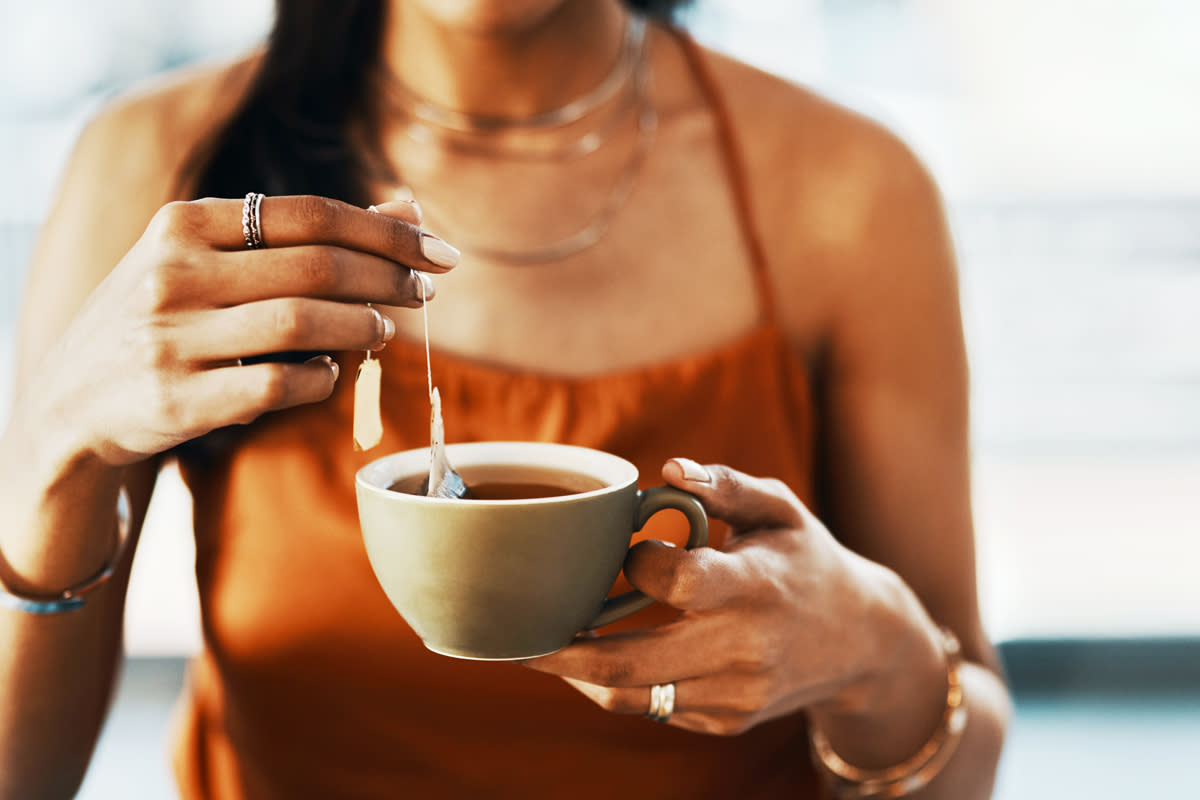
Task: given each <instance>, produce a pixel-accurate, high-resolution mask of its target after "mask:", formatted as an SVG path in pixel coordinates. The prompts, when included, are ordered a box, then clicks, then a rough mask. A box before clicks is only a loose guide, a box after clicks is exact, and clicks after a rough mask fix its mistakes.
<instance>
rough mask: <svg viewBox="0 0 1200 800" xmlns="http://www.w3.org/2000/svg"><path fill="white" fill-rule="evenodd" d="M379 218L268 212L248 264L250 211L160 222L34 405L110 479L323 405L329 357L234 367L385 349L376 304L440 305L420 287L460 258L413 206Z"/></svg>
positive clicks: (329, 386) (68, 344)
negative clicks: (151, 460)
mask: <svg viewBox="0 0 1200 800" xmlns="http://www.w3.org/2000/svg"><path fill="white" fill-rule="evenodd" d="M378 210H379V211H380V212H381V213H378V214H376V213H371V212H370V211H367V210H364V209H360V208H356V207H354V206H350V205H347V204H345V203H342V202H338V201H335V200H329V199H325V198H320V197H312V196H294V197H268V198H265V199H264V200H263V202H262V206H261V214H260V218H261V223H262V232H263V239H264V240H265V242H266V248H265V249H256V250H250V249H247V247H246V244H245V240H244V238H243V233H242V201H241V200H223V199H204V200H196V201H191V202H175V203H170V204H168V205H165V206H163V207H162V208H161V209H160V210H159V211H158V213H156V214H155V216H154V218H153V219H152V220H151V222H150V224H149V226H148V227H147V228H146V230H145V232H144V233H143V234H142V236H141V238H140V239H139V240H138V241H137V243H136V244H135V245H134V246H133V247H132V249H130V251H129V252H128V253H127V254H126V255H125V257H124V258H123V259H122V260H121V262H120V263H119V264H118V265H117V266H116V268H115V269H113V271H112V272H111V273H110V274H109V275H108V277H107V278H106V279H105V280H104V281H103V282H102V283H101V284H100V285H99V286H97V288H96V289H95V291H93V292H92V294H91V295H90V296H89V298H88V300H87V302H86V303H85V304H84V305H83V307H82V308H81V309H80V311H79V313H78V314H77V315H76V316H75V318H74V319H73V320H72V322H71V324H70V326H69V327H68V328H67V330H66V331H65V332H64V334H63V336H62V338H61V339H60V340H59V342H58V343H57V345H56V346H55V347H53V348H52V349H51V350H50V351H49V352H48V353H47V355H46V357H45V358H44V359H43V361H42V363H41V365H40V369H39V370H38V371H37V373H36V374H35V375H33V376H31V377H32V381H31V382H30V383H29V384H27V385H26V386H24V387H23V390H24V391H27V392H29V394H28V395H26V396H27V397H31V398H37V402H38V405H39V406H40V407H41V408H43V409H45V410H46V412H48V413H49V414H50V418H49V421H48V422H47V423H46V424H49V425H53V426H54V427H55V432H56V433H57V434H58V435H60V436H67V437H69V440H70V441H71V442H72V445H73V446H71V447H70V449H71V450H74V451H76V452H79V453H89V454H93V455H95V456H97V457H98V458H99V459H100V460H101V461H103V462H105V463H107V464H110V465H113V466H116V465H124V464H130V463H133V462H136V461H140V460H143V459H145V458H146V457H148V456H151V455H153V454H155V453H160V452H163V451H165V450H167V449H169V448H171V447H173V446H175V445H177V444H180V443H182V442H185V441H187V440H189V439H193V438H195V437H197V436H200V435H203V434H205V433H207V432H209V431H211V430H214V429H216V428H219V427H223V426H226V425H232V424H237V423H247V422H250V421H252V420H254V419H255V418H257V417H258V416H260V415H261V414H263V413H265V412H268V411H273V410H278V409H283V408H288V407H291V406H296V405H300V404H303V403H312V402H316V401H319V400H323V399H325V398H326V397H328V396H329V394H330V393H331V392H332V390H333V385H334V381H335V380H336V379H337V375H338V368H337V365H336V363H334V362H333V360H332V359H331V358H329V357H328V356H318V357H316V358H313V359H311V360H309V361H307V362H305V363H299V364H297V363H279V362H273V361H269V360H268V361H264V362H259V363H253V364H246V365H245V366H241V365H240V361H239V360H240V359H247V358H249V357H252V356H262V355H268V354H271V353H280V352H286V351H318V352H334V351H339V350H369V349H378V348H379V347H381V346H382V345H383V344H384V343H385V342H386V341H387V340H388V339H390V338H391V336H392V335H393V334H394V332H395V326H394V324H393V323H392V322H391V320H390V319H388V318H387V317H386V316H384V315H383V314H382V313H377V312H376V311H375V310H374V309H372V308H369V307H368V306H367V305H366V303H375V304H380V305H387V306H407V307H414V308H416V307H420V305H421V302H422V301H421V298H422V296H423V295H422V288H421V285H420V283H421V281H425V282H426V286H425V292H424V296H426V297H429V296H432V294H433V285H432V281H430V280H429V278H428V276H426V275H425V274H424V273H425V272H434V273H439V272H445V271H447V270H448V269H450V268H451V267H453V266H454V263H455V262H456V261H457V251H455V250H454V249H453V248H451V247H449V246H448V245H446V244H445V242H442V241H441V240H440V239H438V238H437V237H434V236H432V234H429V233H427V232H424V231H422V230H421V228H420V227H419V223H420V211H419V210H418V209H417V207H416V206H415V205H414V204H412V203H407V202H403V201H396V202H391V203H385V204H382V205H380V206H379V207H378ZM435 259H436V260H435ZM23 393H24V392H23Z"/></svg>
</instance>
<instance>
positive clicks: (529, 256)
mask: <svg viewBox="0 0 1200 800" xmlns="http://www.w3.org/2000/svg"><path fill="white" fill-rule="evenodd" d="M633 19H636V20H638V22H639V23H640V22H641V20H640V18H637V17H634V18H633ZM631 25H632V23H631ZM639 27H641V26H640V25H639ZM637 39H638V42H639V46H638V47H637V48H636V50H635V51H636V52H637V53H638V58H637V60H636V61H635V63H634V69H633V82H632V83H633V97H634V105H635V106H636V107H637V112H638V137H637V141H636V143H635V144H634V148H633V152H632V153H631V154H630V156H629V159H628V161H626V163H625V166H624V167H623V168H622V170H621V172H620V174H619V175H618V176H617V178H616V181H615V182H614V183H613V185H612V188H611V189H610V190H609V192H608V196H607V197H606V198H605V202H604V205H603V206H602V207H601V208H600V210H599V211H598V212H597V213H596V214H595V215H594V216H593V217H592V218H591V220H589V221H588V223H587V224H586V225H584V226H583V227H582V228H580V229H579V230H577V231H575V232H574V233H572V234H569V235H567V236H565V237H563V238H561V239H558V240H556V241H553V242H549V243H547V244H544V245H541V246H538V247H535V248H510V247H503V246H497V245H489V244H485V243H482V242H478V241H474V240H472V239H471V238H470V236H464V235H462V234H460V233H455V232H453V231H448V232H447V238H449V239H451V240H453V241H454V242H455V243H457V244H459V245H460V246H462V247H463V248H464V249H465V250H467V251H468V252H470V253H473V254H474V255H476V256H479V257H480V258H484V259H487V260H489V261H497V262H501V263H508V264H514V265H521V266H524V265H535V264H547V263H551V262H554V261H560V260H562V259H565V258H567V257H569V256H573V255H575V254H576V253H580V252H582V251H584V250H586V249H587V248H589V247H591V246H593V245H594V244H596V243H597V242H598V241H600V239H601V238H602V237H603V236H604V234H605V232H606V231H607V230H608V228H609V225H611V223H612V221H613V219H614V218H615V217H616V215H617V212H618V211H620V209H621V207H622V206H623V205H624V204H625V201H626V200H628V199H629V195H630V193H631V192H632V191H633V185H634V183H635V181H636V179H637V176H638V173H639V172H640V171H641V167H642V164H643V162H644V161H645V160H646V154H647V153H648V152H649V151H650V146H651V144H652V143H653V141H654V134H655V131H656V130H657V129H658V112H657V110H656V109H655V107H654V102H653V100H652V98H651V97H650V94H649V88H648V83H649V79H650V76H649V72H650V66H649V63H648V59H647V58H645V57H644V56H643V53H642V50H643V48H642V47H641V46H640V40H641V36H640V34H639V35H638V37H637ZM606 82H607V81H606ZM574 105H575V103H570V104H568V105H567V106H563V108H569V107H571V106H574ZM585 113H586V112H585ZM538 116H544V115H538ZM527 119H532V118H527ZM559 124H566V123H559ZM597 146H598V145H597ZM405 188H407V189H408V190H409V192H412V193H413V195H414V196H416V197H417V199H418V200H420V202H421V204H422V205H424V206H425V207H426V209H427V210H430V211H433V212H434V216H436V217H439V218H441V217H442V215H441V214H438V213H437V210H436V208H430V207H429V203H428V202H427V200H426V199H425V198H424V197H423V196H421V195H420V194H419V193H416V192H413V188H412V187H411V186H409V187H405Z"/></svg>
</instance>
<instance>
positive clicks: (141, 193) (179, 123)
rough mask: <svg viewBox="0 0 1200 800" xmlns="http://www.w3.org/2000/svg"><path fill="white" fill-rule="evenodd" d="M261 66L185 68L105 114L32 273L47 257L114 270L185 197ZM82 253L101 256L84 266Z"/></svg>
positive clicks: (75, 156) (66, 175)
mask: <svg viewBox="0 0 1200 800" xmlns="http://www.w3.org/2000/svg"><path fill="white" fill-rule="evenodd" d="M256 65H257V55H250V56H245V57H242V58H239V59H237V60H236V61H229V62H223V63H220V64H208V65H203V66H193V67H186V68H183V69H180V70H177V71H174V72H171V73H167V74H165V75H163V76H160V77H157V78H154V79H153V80H151V81H149V82H147V83H145V84H143V85H140V86H137V87H135V88H132V89H130V90H129V91H126V92H124V93H123V94H121V95H119V96H117V97H115V98H114V99H113V100H111V101H110V102H109V103H107V104H106V105H105V106H104V107H103V108H101V109H100V110H99V111H98V112H97V113H96V115H95V116H94V117H93V118H92V119H91V120H90V121H89V122H88V123H87V125H85V127H84V129H83V131H82V132H81V134H80V135H79V138H78V139H77V141H76V143H75V148H74V150H73V152H72V154H71V156H70V158H69V160H68V162H67V165H66V168H65V169H64V171H63V174H62V178H61V179H60V181H59V185H58V189H57V192H56V195H55V198H54V202H53V205H52V207H51V209H50V213H49V216H48V217H47V220H46V224H45V226H44V232H43V235H42V237H41V246H40V247H39V254H38V256H39V257H37V258H35V263H34V266H35V267H38V266H39V265H40V262H43V261H46V260H47V259H45V258H42V257H41V256H43V255H46V254H47V253H46V252H45V251H49V253H48V254H49V255H54V256H56V257H57V258H56V259H55V260H56V261H58V262H60V263H76V264H78V265H79V266H80V267H82V266H84V265H85V264H87V263H95V264H96V265H97V269H106V268H111V267H112V266H113V264H115V263H116V261H117V260H119V258H120V256H121V255H123V254H124V252H125V251H126V250H128V249H129V247H130V246H132V244H133V243H134V241H136V240H137V238H138V236H140V235H141V233H142V231H143V229H144V228H145V226H146V223H147V222H149V220H150V218H151V217H152V216H153V215H154V212H155V211H157V210H158V208H159V207H160V206H162V205H164V204H166V203H168V202H170V201H171V200H176V199H181V198H182V196H184V195H185V194H186V187H185V186H183V185H182V183H181V175H182V171H183V168H184V165H185V164H186V163H187V162H188V159H189V158H190V157H192V155H193V153H194V152H195V151H196V149H197V147H199V146H200V145H201V144H202V143H203V142H204V141H205V140H206V139H207V137H209V136H211V135H213V134H215V133H216V132H217V130H219V128H220V127H221V125H223V124H224V123H225V121H226V120H228V119H229V117H230V116H231V115H232V114H233V113H234V111H235V110H236V108H237V106H238V104H239V102H240V101H241V98H242V95H243V93H244V92H245V90H246V88H247V87H248V86H249V84H250V79H251V78H252V76H253V74H254V69H255V66H256ZM81 252H88V253H92V254H95V255H94V257H89V258H88V259H86V260H84V261H81V260H80V255H79V254H80V253H81ZM95 277H96V276H93V278H95ZM99 277H103V275H100V276H99Z"/></svg>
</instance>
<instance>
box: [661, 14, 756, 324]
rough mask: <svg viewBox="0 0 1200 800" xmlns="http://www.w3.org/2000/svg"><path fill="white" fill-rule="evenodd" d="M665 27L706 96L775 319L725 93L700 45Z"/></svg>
mask: <svg viewBox="0 0 1200 800" xmlns="http://www.w3.org/2000/svg"><path fill="white" fill-rule="evenodd" d="M667 30H669V31H670V32H671V33H672V34H673V35H674V36H675V38H676V39H677V40H678V41H679V44H680V48H681V49H682V50H683V54H684V57H685V58H686V59H687V62H688V66H689V68H690V69H691V72H692V75H693V76H695V78H696V82H697V83H698V84H699V85H700V90H701V91H702V92H703V93H704V95H705V98H706V99H707V100H708V105H709V108H710V109H712V114H713V122H714V123H715V127H716V132H717V144H718V146H719V147H720V148H721V161H722V163H723V164H724V165H725V174H726V177H727V178H728V179H729V185H730V188H731V189H732V191H733V202H734V207H735V211H736V213H737V216H738V224H739V225H740V226H741V230H742V236H743V237H744V238H745V241H746V247H747V249H748V250H749V254H750V262H751V265H752V267H753V269H754V281H755V285H756V286H757V289H758V297H759V302H760V303H762V310H763V316H764V317H765V318H766V320H767V321H768V322H771V323H774V322H775V295H774V291H773V290H772V286H771V280H770V274H769V273H768V271H767V254H766V250H765V249H764V248H763V244H762V238H761V237H760V236H759V233H758V226H757V225H755V224H754V213H753V209H752V208H751V205H752V204H751V201H750V185H749V181H748V180H747V178H746V165H745V163H744V162H743V160H742V150H741V148H740V146H739V145H738V140H737V135H736V132H735V131H734V126H733V119H732V117H731V116H730V114H729V107H728V106H726V105H725V97H724V95H723V94H722V93H721V90H720V87H719V86H718V85H717V80H716V78H715V77H714V76H713V74H712V68H711V67H710V66H709V63H708V58H707V56H705V54H704V51H703V49H702V48H701V47H700V45H699V44H697V43H696V41H695V40H694V39H693V38H692V37H691V36H690V35H689V34H688V33H687V31H684V30H682V29H680V28H676V27H669V28H668V29H667Z"/></svg>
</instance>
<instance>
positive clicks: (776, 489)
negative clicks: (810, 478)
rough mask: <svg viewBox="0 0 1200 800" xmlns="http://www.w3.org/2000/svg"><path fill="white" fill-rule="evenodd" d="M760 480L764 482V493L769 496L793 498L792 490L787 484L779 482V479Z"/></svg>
mask: <svg viewBox="0 0 1200 800" xmlns="http://www.w3.org/2000/svg"><path fill="white" fill-rule="evenodd" d="M759 480H761V481H762V488H763V491H765V492H766V493H767V494H773V495H775V496H777V497H791V496H792V490H791V489H790V488H789V487H788V485H787V484H786V483H784V482H783V481H781V480H779V478H760V479H759Z"/></svg>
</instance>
